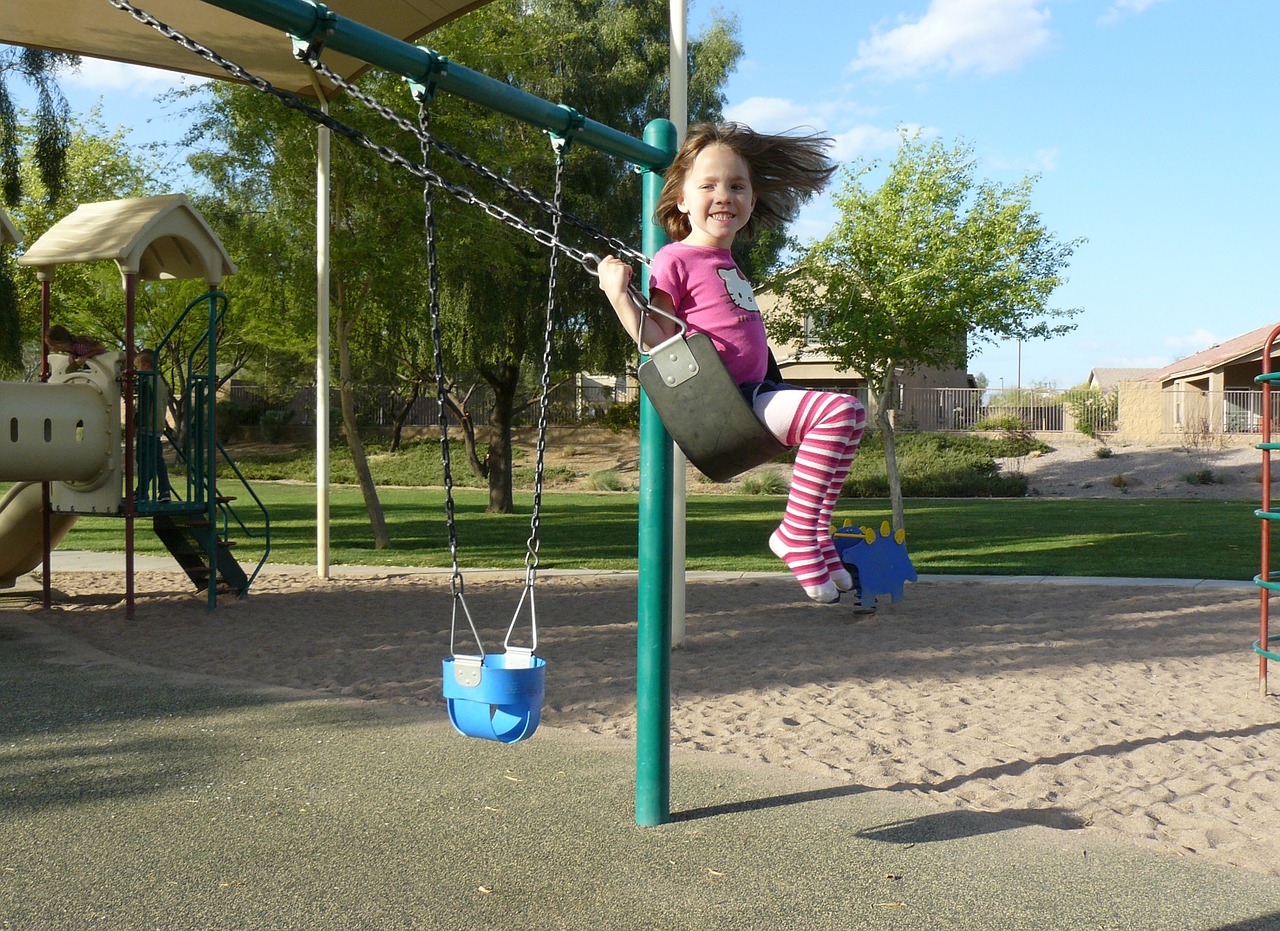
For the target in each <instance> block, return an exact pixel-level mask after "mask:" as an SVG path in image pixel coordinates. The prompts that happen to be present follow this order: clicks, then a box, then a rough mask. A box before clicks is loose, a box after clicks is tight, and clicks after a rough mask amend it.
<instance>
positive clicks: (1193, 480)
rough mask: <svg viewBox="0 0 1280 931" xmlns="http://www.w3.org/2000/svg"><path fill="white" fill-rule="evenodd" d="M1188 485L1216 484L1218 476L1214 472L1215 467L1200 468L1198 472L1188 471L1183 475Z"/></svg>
mask: <svg viewBox="0 0 1280 931" xmlns="http://www.w3.org/2000/svg"><path fill="white" fill-rule="evenodd" d="M1182 477H1183V478H1184V479H1185V480H1186V482H1187V484H1188V485H1215V484H1217V482H1218V477H1217V476H1216V475H1214V474H1213V469H1200V470H1198V471H1196V472H1188V473H1187V474H1186V475H1184V476H1182Z"/></svg>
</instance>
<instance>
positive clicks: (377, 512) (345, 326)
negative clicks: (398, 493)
mask: <svg viewBox="0 0 1280 931" xmlns="http://www.w3.org/2000/svg"><path fill="white" fill-rule="evenodd" d="M350 326H351V323H350V321H349V320H348V319H346V318H345V317H343V316H341V315H339V317H338V385H339V396H340V397H341V398H342V428H343V430H344V431H345V432H346V434H347V447H348V448H349V449H350V450H351V462H352V465H354V466H355V470H356V478H357V479H358V480H359V482H360V493H361V494H362V495H364V506H365V509H366V510H367V511H368V512H369V524H370V526H371V527H372V528H373V548H374V549H376V550H385V549H386V548H387V547H389V546H390V545H391V534H390V533H388V531H387V519H386V517H385V516H383V513H382V502H381V501H379V500H378V489H377V486H375V485H374V484H373V475H372V474H371V473H370V472H369V460H368V459H367V458H366V457H365V454H364V444H363V443H362V442H361V441H360V430H359V428H358V427H357V426H356V401H355V397H354V393H353V390H352V388H353V386H352V378H351V344H350V341H349V338H348V330H349V329H350Z"/></svg>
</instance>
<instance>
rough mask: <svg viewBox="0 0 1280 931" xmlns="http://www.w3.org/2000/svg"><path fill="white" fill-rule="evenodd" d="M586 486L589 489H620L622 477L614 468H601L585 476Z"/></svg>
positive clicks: (621, 488)
mask: <svg viewBox="0 0 1280 931" xmlns="http://www.w3.org/2000/svg"><path fill="white" fill-rule="evenodd" d="M587 488H588V489H589V490H590V491H622V490H623V484H622V478H621V476H619V475H618V472H617V470H616V469H601V470H600V471H599V472H592V473H591V474H590V475H588V476H587Z"/></svg>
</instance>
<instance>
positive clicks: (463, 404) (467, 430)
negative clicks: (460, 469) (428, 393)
mask: <svg viewBox="0 0 1280 931" xmlns="http://www.w3.org/2000/svg"><path fill="white" fill-rule="evenodd" d="M474 390H475V387H474V386H472V391H474ZM470 399H471V391H468V392H467V394H466V397H464V398H463V399H462V400H461V401H459V400H458V396H457V395H456V394H454V392H453V387H452V386H450V387H448V388H447V389H445V395H444V402H445V404H446V405H448V407H449V412H450V413H451V414H453V416H454V419H455V420H457V421H458V423H459V424H460V425H461V427H462V443H463V446H465V447H466V450H467V462H468V464H470V466H471V471H472V473H473V474H475V475H476V476H477V477H478V478H488V477H489V459H488V457H487V456H486V457H485V459H484V461H483V462H482V461H481V460H480V455H479V453H477V452H476V422H475V420H473V419H472V417H471V412H470V411H469V410H467V402H468V401H469V400H470Z"/></svg>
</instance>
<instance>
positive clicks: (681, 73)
mask: <svg viewBox="0 0 1280 931" xmlns="http://www.w3.org/2000/svg"><path fill="white" fill-rule="evenodd" d="M688 18H689V10H688V0H671V62H670V67H671V101H670V109H671V122H672V123H673V124H674V125H675V127H676V143H677V145H679V144H682V143H683V142H684V134H685V132H686V130H687V129H688V127H689V40H688ZM687 471H688V470H687V467H686V465H685V458H684V453H682V452H681V451H680V447H679V446H676V445H675V444H674V443H673V444H672V445H671V537H672V539H671V646H672V647H673V648H675V647H678V646H680V645H681V644H682V643H684V612H685V600H684V594H685V592H684V588H685V533H684V529H685V528H684V525H685V497H686V495H687V494H688V488H687V483H686V481H685V478H686V474H687Z"/></svg>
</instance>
